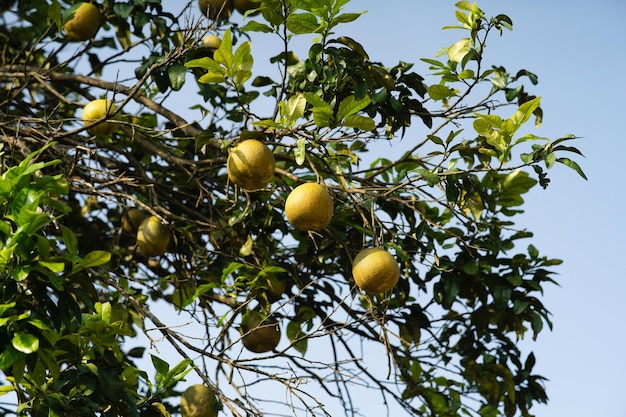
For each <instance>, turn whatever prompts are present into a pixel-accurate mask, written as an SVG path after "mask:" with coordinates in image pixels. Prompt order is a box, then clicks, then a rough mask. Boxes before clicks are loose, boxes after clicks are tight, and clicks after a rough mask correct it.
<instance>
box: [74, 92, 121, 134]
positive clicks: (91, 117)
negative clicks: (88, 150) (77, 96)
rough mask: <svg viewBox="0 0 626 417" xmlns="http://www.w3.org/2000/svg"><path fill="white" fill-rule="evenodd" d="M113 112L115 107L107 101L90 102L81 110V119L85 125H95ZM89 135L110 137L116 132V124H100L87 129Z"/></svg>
mask: <svg viewBox="0 0 626 417" xmlns="http://www.w3.org/2000/svg"><path fill="white" fill-rule="evenodd" d="M113 112H115V106H114V105H113V103H112V102H110V101H109V100H104V99H98V100H92V101H90V102H89V103H87V105H86V106H85V108H84V109H83V114H82V119H83V121H84V122H85V124H86V125H91V124H94V123H96V122H97V121H98V120H101V119H103V118H104V117H106V116H107V115H110V114H112V113H113ZM87 130H88V131H89V133H91V134H92V135H96V136H106V135H110V134H112V133H113V132H115V131H116V130H117V123H111V122H106V121H105V122H102V123H100V124H97V125H95V126H92V127H90V128H89V129H87Z"/></svg>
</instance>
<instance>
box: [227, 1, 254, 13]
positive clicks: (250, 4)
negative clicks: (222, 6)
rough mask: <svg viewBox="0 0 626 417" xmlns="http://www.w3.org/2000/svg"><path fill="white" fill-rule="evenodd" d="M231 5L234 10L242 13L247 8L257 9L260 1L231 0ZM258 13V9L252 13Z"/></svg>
mask: <svg viewBox="0 0 626 417" xmlns="http://www.w3.org/2000/svg"><path fill="white" fill-rule="evenodd" d="M233 5H234V6H235V10H237V11H238V12H239V13H241V14H244V13H246V12H247V11H248V10H254V9H258V8H259V7H260V6H261V3H259V2H255V1H251V0H233ZM258 13H259V11H256V12H254V13H252V14H253V15H254V14H258Z"/></svg>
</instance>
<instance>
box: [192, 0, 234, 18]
mask: <svg viewBox="0 0 626 417" xmlns="http://www.w3.org/2000/svg"><path fill="white" fill-rule="evenodd" d="M198 6H199V7H200V11H201V12H202V14H203V15H204V16H207V17H208V18H209V19H213V20H216V19H217V20H224V19H227V18H228V17H229V16H230V14H231V13H232V12H233V6H232V4H231V2H230V1H229V0H198Z"/></svg>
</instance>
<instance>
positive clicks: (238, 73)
mask: <svg viewBox="0 0 626 417" xmlns="http://www.w3.org/2000/svg"><path fill="white" fill-rule="evenodd" d="M251 52H252V43H251V42H250V41H248V42H244V43H242V44H241V45H239V47H238V48H237V50H236V51H235V55H234V56H233V67H232V69H231V72H232V74H234V79H235V83H236V84H237V85H241V84H243V83H244V82H246V81H247V80H248V79H250V77H251V76H252V66H253V64H254V59H253V58H252V53H251Z"/></svg>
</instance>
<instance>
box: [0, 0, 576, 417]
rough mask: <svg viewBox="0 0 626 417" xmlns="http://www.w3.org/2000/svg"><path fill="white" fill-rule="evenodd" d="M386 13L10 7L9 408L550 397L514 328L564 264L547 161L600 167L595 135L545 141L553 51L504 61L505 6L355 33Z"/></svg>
mask: <svg viewBox="0 0 626 417" xmlns="http://www.w3.org/2000/svg"><path fill="white" fill-rule="evenodd" d="M365 3H367V2H349V1H348V0H260V1H249V2H246V1H224V0H201V1H196V0H188V1H183V2H177V1H162V0H128V1H124V2H121V1H112V0H99V1H92V2H89V3H82V2H81V3H76V2H69V1H66V0H30V1H27V2H22V1H20V2H17V1H14V0H13V1H9V2H8V4H9V5H10V8H11V10H10V11H6V10H3V11H0V13H2V17H3V19H2V20H1V23H0V40H1V41H2V42H0V44H2V45H3V46H2V54H0V85H1V86H2V88H1V89H0V102H2V103H3V105H2V106H0V121H1V122H0V124H1V126H2V129H1V131H0V138H1V139H0V156H1V158H0V284H1V285H0V288H2V290H1V291H0V394H1V395H3V399H2V401H0V414H3V415H4V414H6V415H20V416H22V415H40V416H43V415H49V416H61V415H80V416H93V415H98V416H107V417H108V416H122V415H123V416H135V417H137V416H145V417H148V416H157V415H161V416H169V415H175V416H176V415H185V416H198V417H199V416H211V417H213V416H216V415H239V416H240V415H246V416H263V415H294V416H296V415H297V416H305V415H326V416H328V415H333V416H336V415H342V414H345V415H356V414H359V413H364V408H363V407H362V402H361V400H360V399H361V398H368V401H369V402H368V404H385V405H387V406H388V407H389V413H390V414H393V415H406V416H415V415H419V416H432V417H435V416H437V417H439V416H477V417H478V416H496V415H498V416H499V415H506V416H515V415H523V416H526V415H530V413H531V412H532V410H531V409H532V407H533V405H535V404H536V403H540V402H545V401H547V394H546V387H545V385H544V377H543V376H541V375H538V374H537V373H536V372H535V371H534V369H533V367H534V364H535V363H536V361H538V360H540V358H535V357H534V356H533V355H532V354H531V353H528V351H526V350H524V349H523V348H522V347H520V345H519V344H518V343H517V341H518V340H519V339H520V338H522V337H527V339H534V338H537V336H538V335H539V334H540V333H541V331H542V330H543V329H544V327H550V326H551V322H550V314H549V311H548V309H547V307H546V306H544V304H543V301H542V292H543V290H544V287H545V286H546V285H551V284H553V282H554V273H555V272H557V271H558V268H557V266H558V265H559V263H560V260H557V259H553V258H551V257H549V256H547V255H545V254H543V253H542V252H540V251H539V249H538V248H537V247H536V246H535V245H534V244H533V241H532V239H531V238H532V233H531V232H530V231H527V230H525V229H523V228H522V227H520V226H519V224H518V217H519V216H518V215H519V214H520V213H521V212H522V211H523V208H524V204H525V202H524V197H525V195H526V194H527V193H528V192H529V191H531V190H533V189H536V188H539V187H542V188H547V189H548V192H549V191H550V190H551V188H552V187H558V186H560V185H561V184H558V183H556V182H552V183H551V182H550V179H551V178H550V169H551V168H552V167H554V166H556V165H562V166H566V167H568V168H571V169H572V170H573V171H572V172H574V173H578V174H579V175H580V176H582V177H584V175H585V174H584V172H583V170H582V169H581V167H580V166H579V165H578V163H577V162H576V159H577V157H578V156H579V155H580V152H579V150H578V149H577V148H576V147H575V146H574V144H575V142H574V140H575V139H576V137H575V136H573V135H570V134H568V133H567V132H563V135H562V136H560V137H557V138H545V137H543V136H539V135H535V134H534V133H529V132H533V130H532V129H530V128H529V126H537V127H540V125H541V120H542V117H543V110H542V107H541V100H542V99H541V96H540V93H541V89H540V86H538V85H537V81H538V78H537V76H536V75H535V74H534V73H532V72H531V71H530V70H528V69H525V68H523V66H524V65H526V64H529V65H532V55H526V54H525V53H524V51H520V53H519V62H518V64H519V66H520V68H515V69H512V68H509V69H508V70H507V69H506V68H504V67H503V66H502V65H501V62H499V61H498V56H494V55H493V54H491V53H490V51H491V50H490V48H489V45H490V40H491V39H492V37H494V36H502V40H501V42H506V41H507V32H508V31H510V30H512V28H513V21H512V19H511V18H510V17H509V16H506V15H504V14H502V13H501V11H500V10H498V9H497V8H496V9H493V10H483V9H481V8H480V6H479V5H478V4H475V3H473V2H467V1H459V2H457V3H456V6H455V7H456V9H455V13H453V14H451V16H450V19H449V21H446V22H442V25H443V24H447V27H448V29H452V30H453V31H451V32H448V33H454V34H455V36H456V37H455V39H454V41H450V40H449V37H448V38H446V37H444V36H442V37H441V39H442V41H441V44H440V45H439V46H440V47H441V48H442V49H441V50H440V53H439V54H437V56H424V57H414V56H412V55H410V56H407V57H406V59H404V60H402V61H399V62H380V61H379V60H378V59H375V58H374V56H378V55H377V54H376V55H375V54H374V52H375V51H374V50H372V48H373V46H370V45H367V44H364V43H362V42H361V41H360V40H359V39H357V38H356V35H353V36H350V35H348V34H349V33H354V31H349V30H348V29H349V28H350V25H352V24H354V22H355V21H358V20H359V19H363V18H364V17H363V15H364V13H365V11H362V9H361V8H363V7H368V6H367V5H366V4H365ZM394 7H395V6H394ZM253 10H255V11H254V12H253ZM398 12H401V10H398ZM431 38H432V40H433V42H437V41H436V39H438V33H433V34H432V37H431ZM204 39H208V40H210V42H209V41H206V42H205V41H203V40H204ZM444 39H448V40H444ZM405 41H406V43H410V42H411V41H412V40H411V39H405ZM370 53H372V55H371V56H370ZM414 53H415V52H414V51H412V52H411V54H414ZM509 65H515V64H509ZM93 103H95V105H94V104H93ZM113 103H114V105H113ZM81 110H82V111H81ZM115 118H117V119H115ZM112 119H114V120H112ZM409 137H410V138H409ZM528 336H530V337H528ZM189 387H192V388H190V389H191V391H188V390H187V389H189ZM193 387H195V388H193ZM356 398H358V399H359V400H358V401H354V399H356ZM365 412H367V411H365Z"/></svg>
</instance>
